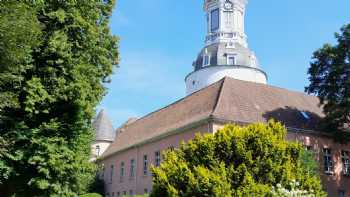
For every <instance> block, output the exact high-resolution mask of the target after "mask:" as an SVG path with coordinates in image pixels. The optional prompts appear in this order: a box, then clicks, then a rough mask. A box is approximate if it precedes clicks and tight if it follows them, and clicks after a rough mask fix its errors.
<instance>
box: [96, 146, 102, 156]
mask: <svg viewBox="0 0 350 197" xmlns="http://www.w3.org/2000/svg"><path fill="white" fill-rule="evenodd" d="M100 151H101V149H100V146H99V145H97V146H96V156H97V157H99V156H100Z"/></svg>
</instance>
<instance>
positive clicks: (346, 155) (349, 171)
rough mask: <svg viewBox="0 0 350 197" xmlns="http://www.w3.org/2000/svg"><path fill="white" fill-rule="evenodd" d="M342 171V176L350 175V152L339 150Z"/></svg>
mask: <svg viewBox="0 0 350 197" xmlns="http://www.w3.org/2000/svg"><path fill="white" fill-rule="evenodd" d="M341 161H342V172H343V175H344V176H350V152H349V151H344V150H342V151H341Z"/></svg>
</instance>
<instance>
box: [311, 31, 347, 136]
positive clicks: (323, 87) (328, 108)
mask: <svg viewBox="0 0 350 197" xmlns="http://www.w3.org/2000/svg"><path fill="white" fill-rule="evenodd" d="M335 37H336V39H337V42H338V43H337V44H336V45H334V46H332V45H330V44H325V45H324V46H323V47H322V48H321V49H319V50H317V51H316V52H314V54H313V61H312V62H311V67H310V68H309V71H308V74H309V80H310V85H309V86H308V87H306V91H307V92H308V93H312V94H315V95H317V96H318V97H319V98H320V100H321V104H322V105H324V112H325V114H326V118H325V121H324V125H325V129H326V130H327V131H341V130H343V129H344V128H348V127H349V125H348V124H349V122H350V24H349V25H345V26H344V27H342V28H341V33H340V34H338V33H336V34H335Z"/></svg>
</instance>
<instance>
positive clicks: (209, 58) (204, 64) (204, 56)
mask: <svg viewBox="0 0 350 197" xmlns="http://www.w3.org/2000/svg"><path fill="white" fill-rule="evenodd" d="M206 57H208V63H207V64H206V63H205V58H206ZM210 60H211V57H210V55H203V63H202V64H203V66H209V65H210Z"/></svg>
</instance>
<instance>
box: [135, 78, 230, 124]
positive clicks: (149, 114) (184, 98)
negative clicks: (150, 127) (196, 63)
mask: <svg viewBox="0 0 350 197" xmlns="http://www.w3.org/2000/svg"><path fill="white" fill-rule="evenodd" d="M225 78H226V77H225ZM223 80H224V79H221V80H220V81H223ZM220 81H217V82H215V83H213V84H210V85H209V86H207V87H205V88H202V89H200V90H198V91H196V92H193V93H192V94H190V95H186V96H184V97H182V98H180V99H178V100H176V101H174V102H172V103H170V104H168V105H165V106H164V107H161V108H159V109H157V110H155V111H152V112H149V113H147V114H146V115H144V116H142V117H140V118H138V119H137V120H135V121H134V122H132V123H131V124H129V126H130V125H133V124H136V123H137V122H139V121H141V120H144V119H145V118H147V117H149V116H151V115H152V114H155V113H157V112H159V111H162V110H164V109H167V108H169V107H171V106H174V105H176V104H177V103H180V102H181V101H184V100H186V99H187V98H189V97H191V96H192V95H195V94H197V93H199V92H202V91H205V90H206V89H208V88H209V87H212V86H214V85H216V84H218V83H220ZM219 91H221V88H220V90H219ZM213 111H214V110H213Z"/></svg>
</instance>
